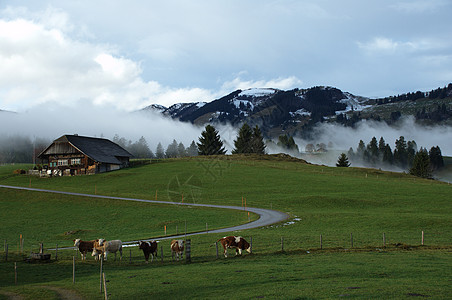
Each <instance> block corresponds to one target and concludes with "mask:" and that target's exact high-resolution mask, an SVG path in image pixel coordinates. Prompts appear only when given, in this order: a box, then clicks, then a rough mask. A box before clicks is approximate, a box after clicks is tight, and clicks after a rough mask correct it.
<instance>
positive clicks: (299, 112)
mask: <svg viewBox="0 0 452 300" xmlns="http://www.w3.org/2000/svg"><path fill="white" fill-rule="evenodd" d="M289 114H290V116H291V117H296V116H310V115H311V113H310V112H309V111H307V110H306V109H304V108H302V109H299V110H297V111H294V112H289Z"/></svg>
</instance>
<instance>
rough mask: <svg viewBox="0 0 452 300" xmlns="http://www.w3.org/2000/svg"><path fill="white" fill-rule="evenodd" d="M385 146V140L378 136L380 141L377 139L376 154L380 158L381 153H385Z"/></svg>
mask: <svg viewBox="0 0 452 300" xmlns="http://www.w3.org/2000/svg"><path fill="white" fill-rule="evenodd" d="M385 148H386V142H385V140H384V139H383V137H380V141H378V156H380V157H381V158H382V157H383V154H384V153H385Z"/></svg>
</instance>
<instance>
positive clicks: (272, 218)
mask: <svg viewBox="0 0 452 300" xmlns="http://www.w3.org/2000/svg"><path fill="white" fill-rule="evenodd" d="M0 188H7V189H16V190H25V191H33V192H45V193H54V194H63V195H73V196H80V197H91V198H101V199H115V200H125V201H136V202H147V203H158V204H166V205H186V206H198V207H211V208H224V209H234V210H243V209H244V208H243V207H241V206H230V205H213V204H194V203H176V202H168V201H156V200H145V199H137V198H123V197H114V196H102V195H91V194H82V193H71V192H62V191H52V190H46V189H36V188H27V187H17V186H10V185H1V184H0ZM246 209H247V211H250V212H253V213H255V214H258V215H259V219H257V220H256V221H253V222H250V223H246V224H242V225H237V226H233V227H227V228H220V229H213V230H208V231H199V232H194V233H187V234H186V235H185V234H182V235H177V236H174V235H173V236H168V237H161V238H159V240H164V239H170V238H177V237H184V236H192V235H198V234H206V233H223V232H230V231H236V230H244V229H251V228H257V227H262V226H267V225H271V224H274V223H278V222H281V221H284V220H286V219H288V218H289V215H288V214H286V213H283V212H280V211H276V210H271V209H263V208H256V207H247V208H246ZM136 243H137V241H131V242H124V244H136Z"/></svg>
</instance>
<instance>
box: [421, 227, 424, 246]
mask: <svg viewBox="0 0 452 300" xmlns="http://www.w3.org/2000/svg"><path fill="white" fill-rule="evenodd" d="M421 244H422V246H424V230H422V237H421Z"/></svg>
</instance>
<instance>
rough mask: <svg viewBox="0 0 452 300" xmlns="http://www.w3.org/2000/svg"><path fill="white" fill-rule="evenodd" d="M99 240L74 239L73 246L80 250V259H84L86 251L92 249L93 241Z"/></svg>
mask: <svg viewBox="0 0 452 300" xmlns="http://www.w3.org/2000/svg"><path fill="white" fill-rule="evenodd" d="M97 241H99V240H92V241H82V240H81V239H75V240H74V247H76V248H77V249H78V251H80V255H81V256H82V260H86V253H88V252H90V251H93V248H94V243H95V242H97Z"/></svg>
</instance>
